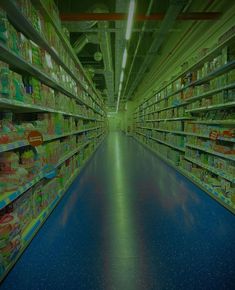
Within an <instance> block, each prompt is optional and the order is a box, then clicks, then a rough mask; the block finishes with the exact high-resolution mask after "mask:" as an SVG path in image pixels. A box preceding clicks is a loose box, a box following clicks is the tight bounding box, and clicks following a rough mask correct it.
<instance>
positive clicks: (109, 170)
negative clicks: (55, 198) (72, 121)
mask: <svg viewBox="0 0 235 290" xmlns="http://www.w3.org/2000/svg"><path fill="white" fill-rule="evenodd" d="M234 286H235V216H234V215H232V214H231V213H230V212H229V211H227V210H226V209H224V208H223V207H222V206H221V205H219V204H218V203H217V202H215V201H214V200H212V199H211V198H210V197H209V196H208V195H207V194H206V193H204V192H202V191H201V190H199V189H198V188H197V187H196V186H194V185H193V184H192V183H191V182H189V181H188V180H187V179H186V178H184V177H183V176H181V175H180V174H179V173H177V172H175V171H174V170H173V169H172V168H170V167H169V166H167V165H166V164H165V163H163V162H162V161H161V160H159V159H158V158H157V157H155V156H154V155H153V154H152V153H151V152H149V151H148V150H147V149H145V148H144V147H143V146H141V145H140V144H138V143H137V142H136V141H134V140H133V139H132V138H130V137H125V136H124V135H122V134H121V133H112V134H110V135H109V136H108V137H107V138H106V140H105V141H104V143H103V144H102V145H101V147H100V148H99V149H98V151H97V153H96V154H95V156H94V158H93V159H92V160H91V162H90V163H89V164H88V166H87V167H86V169H85V170H84V171H83V173H82V175H81V177H80V178H78V179H77V180H76V181H75V182H74V184H73V186H72V187H71V188H70V190H69V191H68V193H67V194H66V196H65V197H64V198H63V200H62V201H61V202H60V204H59V205H58V207H57V208H56V209H55V210H54V212H53V213H52V215H51V216H50V218H49V219H48V220H47V222H46V223H45V224H44V226H43V228H42V229H41V230H40V232H39V234H38V235H37V236H36V237H35V239H34V240H33V241H32V243H31V244H30V246H29V247H28V249H27V250H26V251H25V253H24V254H23V255H22V257H21V259H20V260H19V261H18V263H17V265H16V266H15V267H14V269H13V270H12V271H11V272H10V274H9V275H8V277H7V278H6V279H5V281H4V283H3V284H2V285H1V287H0V288H1V290H4V289H7V290H11V289H17V290H21V289H22V290H31V289H32V290H47V289H53V290H54V289H56V290H59V289H66V290H70V289H76V290H119V289H120V290H144V289H147V290H158V289H159V290H163V289H164V290H166V289H169V290H173V289H177V290H179V289H183V290H191V289H195V290H196V289H200V290H202V289H208V290H213V289H215V290H222V289H226V290H228V289H235V287H234Z"/></svg>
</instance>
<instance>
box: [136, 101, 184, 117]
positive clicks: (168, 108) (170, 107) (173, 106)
mask: <svg viewBox="0 0 235 290" xmlns="http://www.w3.org/2000/svg"><path fill="white" fill-rule="evenodd" d="M163 100H164V99H163ZM163 100H161V101H163ZM184 105H187V102H183V103H181V104H178V105H172V106H168V107H165V108H161V109H159V110H156V111H154V112H148V113H145V114H142V115H139V116H137V117H136V118H138V117H139V118H140V117H143V116H147V115H151V114H154V113H157V112H161V111H165V110H170V109H174V108H178V107H181V106H184Z"/></svg>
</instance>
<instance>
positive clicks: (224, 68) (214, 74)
mask: <svg viewBox="0 0 235 290" xmlns="http://www.w3.org/2000/svg"><path fill="white" fill-rule="evenodd" d="M233 67H235V61H231V62H229V63H226V64H225V65H223V66H221V67H219V68H217V69H216V70H214V71H212V72H210V73H209V74H207V75H206V76H204V77H202V78H201V79H199V80H196V81H194V82H191V83H190V84H187V85H186V86H184V87H183V88H180V89H178V90H177V91H175V92H172V93H170V94H168V95H167V96H165V97H164V98H162V99H160V100H157V101H154V102H152V103H151V104H149V105H147V106H146V107H144V108H143V109H146V108H148V107H150V106H152V105H154V104H156V103H159V102H161V101H163V100H166V99H168V98H170V97H172V96H174V95H176V94H178V93H180V92H183V91H184V90H185V89H187V88H189V87H192V86H198V85H201V84H203V83H206V82H208V81H209V80H211V79H213V78H215V77H217V76H220V75H222V74H224V73H225V72H226V71H228V70H229V69H231V68H233ZM160 91H161V90H160ZM160 91H159V92H160ZM145 102H146V101H145ZM145 102H144V103H145ZM144 103H142V104H141V105H143V104H144ZM141 105H140V106H141ZM143 109H142V110H143Z"/></svg>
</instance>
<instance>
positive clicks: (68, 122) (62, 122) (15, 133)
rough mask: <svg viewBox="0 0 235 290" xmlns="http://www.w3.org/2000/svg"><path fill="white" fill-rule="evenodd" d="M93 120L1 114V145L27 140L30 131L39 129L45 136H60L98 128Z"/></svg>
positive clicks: (38, 114) (54, 115)
mask: <svg viewBox="0 0 235 290" xmlns="http://www.w3.org/2000/svg"><path fill="white" fill-rule="evenodd" d="M95 125H96V123H95V122H93V121H87V120H81V119H77V118H73V117H65V116H63V115H61V114H52V113H34V114H30V115H25V114H13V113H10V112H6V113H1V114H0V145H3V144H10V143H13V142H17V141H27V140H28V136H29V133H30V132H32V131H38V132H40V134H42V136H43V137H50V136H51V137H54V136H60V135H63V134H66V133H68V134H69V133H71V134H72V133H73V132H78V131H79V130H83V129H89V128H97V126H95Z"/></svg>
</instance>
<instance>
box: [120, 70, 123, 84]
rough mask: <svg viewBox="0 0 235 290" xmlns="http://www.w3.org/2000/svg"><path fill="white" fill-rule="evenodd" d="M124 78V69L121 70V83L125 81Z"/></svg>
mask: <svg viewBox="0 0 235 290" xmlns="http://www.w3.org/2000/svg"><path fill="white" fill-rule="evenodd" d="M123 79H124V71H122V72H121V77H120V83H122V82H123Z"/></svg>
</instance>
